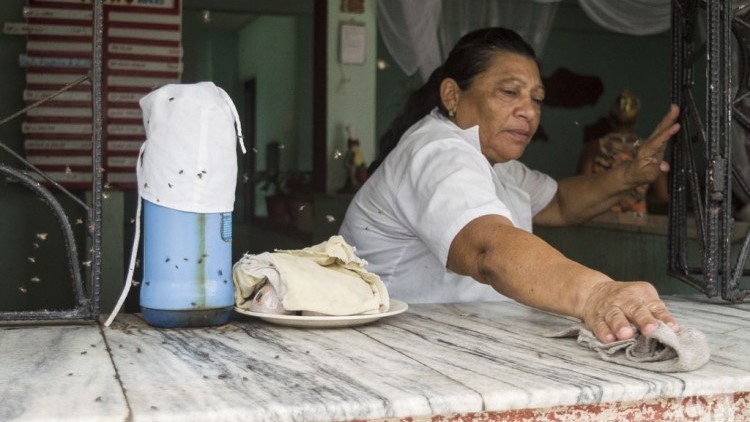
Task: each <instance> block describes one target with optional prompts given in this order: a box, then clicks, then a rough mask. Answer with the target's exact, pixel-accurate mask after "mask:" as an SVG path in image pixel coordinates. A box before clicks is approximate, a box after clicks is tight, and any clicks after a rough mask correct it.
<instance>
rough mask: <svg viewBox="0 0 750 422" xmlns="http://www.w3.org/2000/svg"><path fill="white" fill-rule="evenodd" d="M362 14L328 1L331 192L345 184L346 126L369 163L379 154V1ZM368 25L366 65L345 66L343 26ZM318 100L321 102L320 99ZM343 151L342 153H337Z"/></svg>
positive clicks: (328, 140) (328, 134)
mask: <svg viewBox="0 0 750 422" xmlns="http://www.w3.org/2000/svg"><path fill="white" fill-rule="evenodd" d="M364 5H365V11H364V13H362V14H350V13H344V12H341V11H340V10H339V6H340V2H339V1H334V0H329V1H328V95H327V96H328V110H327V114H328V122H327V126H326V127H327V129H326V130H327V152H328V165H327V166H328V168H327V171H328V172H327V175H328V180H327V182H328V189H327V190H328V191H329V192H332V191H336V190H337V189H339V188H341V187H342V186H343V184H344V181H345V172H346V165H345V163H344V160H343V153H345V152H346V149H347V146H346V132H345V130H346V126H351V127H352V128H353V130H354V133H355V136H356V137H358V138H359V140H360V145H361V147H362V153H363V154H364V156H365V160H367V161H368V162H369V161H371V160H372V157H373V156H374V152H375V144H376V142H375V104H376V98H377V97H379V95H377V94H376V86H377V79H376V67H375V65H376V63H375V62H376V51H375V50H376V46H377V41H376V37H377V20H376V17H377V12H376V8H375V5H376V2H375V1H366V2H364ZM352 22H353V23H357V24H361V25H364V26H365V29H366V34H365V49H366V50H365V51H366V53H365V62H364V64H362V65H357V64H341V63H340V61H339V27H340V25H341V24H342V23H352ZM316 100H317V99H316ZM336 152H339V153H341V154H337V153H336Z"/></svg>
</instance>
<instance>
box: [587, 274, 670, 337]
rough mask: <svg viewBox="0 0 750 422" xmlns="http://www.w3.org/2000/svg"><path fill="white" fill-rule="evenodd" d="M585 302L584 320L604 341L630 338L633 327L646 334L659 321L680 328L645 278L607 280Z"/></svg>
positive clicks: (656, 327) (634, 330)
mask: <svg viewBox="0 0 750 422" xmlns="http://www.w3.org/2000/svg"><path fill="white" fill-rule="evenodd" d="M587 306H589V307H590V309H587V313H586V315H587V317H586V318H585V323H586V325H587V326H588V327H589V329H591V330H592V332H593V333H594V335H595V336H596V337H597V338H598V339H599V340H600V341H602V342H604V343H610V342H613V341H616V340H627V339H629V338H632V337H633V336H634V335H635V333H636V330H637V331H640V332H641V334H643V335H646V336H649V335H651V334H653V333H654V332H655V331H656V330H657V329H658V326H659V321H662V322H664V323H666V324H667V325H669V326H670V327H672V329H673V330H675V331H677V330H679V326H678V325H677V323H676V321H675V320H674V318H673V317H672V315H671V314H670V313H669V311H668V310H667V307H666V305H665V304H664V302H662V301H661V299H659V296H658V294H657V293H656V289H654V287H653V286H652V285H651V284H649V283H646V282H609V283H607V285H606V286H605V288H603V289H599V290H598V291H597V292H595V293H594V294H593V295H592V297H591V298H590V300H589V301H588V303H587Z"/></svg>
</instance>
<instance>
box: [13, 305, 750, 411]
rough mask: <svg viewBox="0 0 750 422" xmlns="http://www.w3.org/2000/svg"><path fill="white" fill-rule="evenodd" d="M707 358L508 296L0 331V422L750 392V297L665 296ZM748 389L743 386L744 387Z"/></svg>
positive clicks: (499, 407) (518, 405)
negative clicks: (357, 322)
mask: <svg viewBox="0 0 750 422" xmlns="http://www.w3.org/2000/svg"><path fill="white" fill-rule="evenodd" d="M666 301H667V303H668V305H669V306H670V309H671V311H672V312H673V314H675V315H676V316H677V317H678V319H679V322H680V323H681V325H682V326H684V327H693V328H696V329H699V330H701V331H703V332H704V333H705V334H706V336H707V337H708V339H709V342H710V345H711V352H712V358H711V361H710V362H709V363H708V364H707V365H706V366H704V367H703V368H701V369H699V370H697V371H694V372H689V373H671V374H659V373H653V372H649V371H644V370H639V369H634V368H629V367H625V366H621V365H618V364H614V363H607V362H604V361H603V360H601V359H600V358H599V357H598V356H597V355H596V354H595V353H594V352H592V351H589V350H587V349H584V348H582V347H581V346H579V345H578V344H577V343H576V342H575V340H574V339H552V338H546V337H544V336H543V335H544V334H546V333H549V332H551V331H555V330H557V329H562V328H565V327H568V326H569V325H571V323H573V321H572V320H570V319H566V318H563V317H559V316H556V315H551V314H548V313H545V312H541V311H538V310H534V309H530V308H527V307H524V306H522V305H519V304H516V303H513V302H501V303H464V304H434V305H412V306H410V308H409V310H408V311H407V312H405V313H403V314H400V315H396V316H392V317H388V318H383V319H381V320H379V321H376V322H374V323H371V324H368V325H363V326H358V327H351V328H336V329H300V328H291V327H284V326H278V325H273V324H269V323H267V322H264V321H261V320H258V319H254V318H251V317H246V316H242V315H236V317H235V318H234V319H233V321H232V322H231V323H230V324H228V325H225V326H222V327H213V328H200V329H157V328H153V327H150V326H148V325H147V324H145V322H143V320H142V319H140V318H139V317H138V316H137V315H132V314H131V315H120V316H118V318H117V320H116V321H115V323H114V324H113V325H112V326H111V327H109V328H105V327H103V326H100V325H97V324H89V325H56V326H49V325H47V326H17V327H9V326H4V327H0V368H2V369H0V397H1V398H2V400H0V421H10V420H19V421H33V420H64V419H70V420H76V421H83V420H97V421H98V420H112V421H123V420H134V421H141V420H144V421H150V420H175V421H178V420H179V421H190V420H195V421H209V420H221V421H231V420H244V421H320V420H338V421H344V420H364V419H388V418H391V419H394V418H395V419H398V418H406V417H410V416H414V417H420V416H430V415H455V414H470V413H474V412H504V411H512V410H518V409H542V408H555V407H558V406H586V405H599V404H603V403H619V402H640V401H648V400H656V399H671V398H688V397H711V396H717V395H727V394H729V395H734V396H732V397H735V398H737V397H739V396H738V395H737V393H743V392H748V391H750V359H749V358H748V356H750V322H749V321H750V303H746V304H740V305H730V304H726V303H721V302H719V301H714V300H709V299H707V298H704V297H698V296H695V297H689V298H685V297H668V298H666ZM742 398H743V400H747V398H748V396H747V395H746V394H745V395H742ZM746 409H747V412H750V406H747V408H746Z"/></svg>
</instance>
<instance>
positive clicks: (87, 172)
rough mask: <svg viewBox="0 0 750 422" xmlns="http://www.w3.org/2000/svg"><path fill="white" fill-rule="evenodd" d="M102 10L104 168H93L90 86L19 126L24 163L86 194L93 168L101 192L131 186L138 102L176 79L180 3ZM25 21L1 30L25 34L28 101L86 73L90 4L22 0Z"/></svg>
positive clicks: (137, 3) (145, 0) (139, 139)
mask: <svg viewBox="0 0 750 422" xmlns="http://www.w3.org/2000/svg"><path fill="white" fill-rule="evenodd" d="M103 6H104V7H103V8H104V16H103V19H104V32H103V34H102V40H103V52H102V78H103V79H102V84H103V86H102V91H103V98H102V104H103V117H104V122H103V123H104V125H103V132H104V133H103V134H102V135H103V136H102V138H103V143H104V144H103V156H104V160H103V168H101V169H93V168H92V153H91V152H92V137H93V132H92V120H91V119H92V110H91V84H90V82H88V81H87V82H85V83H84V84H81V85H78V86H76V87H75V88H73V89H71V90H69V91H66V92H65V93H63V94H61V95H59V96H57V97H55V99H54V100H53V101H50V102H48V103H45V104H44V105H42V106H40V107H37V108H34V109H32V110H30V111H29V112H28V113H27V114H26V118H25V120H24V122H23V126H22V131H23V134H24V138H25V139H24V145H25V151H26V158H27V159H28V160H29V161H30V162H31V163H33V164H34V165H35V166H37V167H38V168H40V169H41V170H43V171H44V172H45V173H46V174H47V175H48V176H49V177H51V178H52V179H53V180H55V181H57V182H59V183H60V184H62V185H63V186H65V187H67V188H72V189H76V188H80V189H90V187H91V182H92V180H93V174H94V172H95V171H99V172H101V173H102V176H103V180H104V182H105V187H113V188H120V189H134V188H135V187H136V176H135V165H136V161H137V157H138V152H139V150H140V147H141V145H142V143H143V141H144V140H145V133H144V129H143V120H142V115H141V110H140V107H139V105H138V100H139V99H140V98H141V97H142V96H144V95H145V94H148V93H149V92H151V91H152V90H154V89H156V88H158V87H160V86H163V85H166V84H171V83H179V82H180V80H181V75H182V54H183V50H182V7H181V4H180V0H105V1H104V5H103ZM24 16H25V17H26V23H19V24H16V25H13V24H8V23H6V24H5V28H4V32H5V33H6V34H7V33H17V34H19V35H22V34H23V35H25V36H26V39H27V42H26V53H25V54H22V55H21V57H20V58H19V63H20V64H21V66H22V67H24V68H25V70H26V86H25V89H24V91H23V96H24V100H25V102H26V103H27V104H31V103H33V102H35V101H38V100H40V99H42V98H44V97H46V96H48V95H49V94H51V93H53V92H55V91H57V90H59V89H60V88H62V87H63V86H65V85H66V84H68V83H70V82H72V81H75V80H77V79H78V78H80V77H81V76H83V75H85V74H87V73H88V72H89V70H90V68H91V62H92V60H91V58H92V56H91V49H92V20H93V19H92V18H93V14H92V9H91V3H90V0H88V1H82V0H28V7H27V8H25V9H24Z"/></svg>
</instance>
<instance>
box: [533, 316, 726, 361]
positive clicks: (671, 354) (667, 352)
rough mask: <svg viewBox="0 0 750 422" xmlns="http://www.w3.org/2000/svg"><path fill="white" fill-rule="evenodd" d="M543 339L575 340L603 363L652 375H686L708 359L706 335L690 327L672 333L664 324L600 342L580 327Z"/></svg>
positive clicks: (709, 353)
mask: <svg viewBox="0 0 750 422" xmlns="http://www.w3.org/2000/svg"><path fill="white" fill-rule="evenodd" d="M545 337H577V340H578V344H580V345H581V346H583V347H587V348H589V349H591V350H594V351H596V352H597V353H598V354H599V357H601V358H602V359H603V360H605V361H608V362H614V363H619V364H621V365H626V366H632V367H634V368H641V369H647V370H649V371H654V372H687V371H694V370H696V369H698V368H700V367H702V366H703V365H705V364H706V363H707V362H708V360H709V359H710V357H711V351H710V349H709V347H708V342H707V341H706V336H705V335H704V334H703V333H702V332H700V331H698V330H695V329H692V328H682V329H681V330H680V332H679V333H675V332H674V331H672V329H671V328H669V326H667V325H666V324H664V323H663V322H660V323H659V328H658V329H657V330H656V332H655V333H653V334H652V335H651V336H649V337H646V336H644V335H641V334H640V333H636V335H635V336H634V337H633V338H631V339H628V340H619V341H615V342H612V343H606V344H605V343H602V342H600V341H599V340H598V339H597V338H596V336H594V334H593V333H592V332H591V331H589V330H588V329H586V328H584V327H583V326H582V325H576V326H573V327H570V328H567V329H565V330H562V331H560V332H557V333H552V334H548V335H546V336H545Z"/></svg>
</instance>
